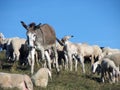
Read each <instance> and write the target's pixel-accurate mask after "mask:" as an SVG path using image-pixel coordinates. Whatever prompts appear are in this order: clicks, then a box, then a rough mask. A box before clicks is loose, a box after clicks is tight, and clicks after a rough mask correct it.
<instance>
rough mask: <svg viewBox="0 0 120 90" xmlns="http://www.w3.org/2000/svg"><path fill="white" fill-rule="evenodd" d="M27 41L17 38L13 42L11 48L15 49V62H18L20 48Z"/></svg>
mask: <svg viewBox="0 0 120 90" xmlns="http://www.w3.org/2000/svg"><path fill="white" fill-rule="evenodd" d="M25 42H26V39H23V38H15V39H12V40H11V46H12V48H13V61H18V60H19V57H20V48H21V47H22V45H24V44H25Z"/></svg>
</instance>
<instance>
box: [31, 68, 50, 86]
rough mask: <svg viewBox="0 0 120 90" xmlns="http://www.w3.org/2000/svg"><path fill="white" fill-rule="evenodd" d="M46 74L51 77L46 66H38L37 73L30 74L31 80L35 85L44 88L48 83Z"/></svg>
mask: <svg viewBox="0 0 120 90" xmlns="http://www.w3.org/2000/svg"><path fill="white" fill-rule="evenodd" d="M48 76H49V77H50V78H51V79H52V75H51V71H50V70H49V69H48V68H40V69H39V70H38V71H37V73H35V74H34V75H33V76H32V81H33V83H34V85H35V86H40V87H42V88H45V87H47V85H48Z"/></svg>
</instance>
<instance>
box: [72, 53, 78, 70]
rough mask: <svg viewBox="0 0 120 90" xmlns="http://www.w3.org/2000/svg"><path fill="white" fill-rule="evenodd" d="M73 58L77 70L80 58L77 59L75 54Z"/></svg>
mask: <svg viewBox="0 0 120 90" xmlns="http://www.w3.org/2000/svg"><path fill="white" fill-rule="evenodd" d="M73 59H74V61H75V71H77V64H78V60H77V58H76V57H75V56H74V55H73Z"/></svg>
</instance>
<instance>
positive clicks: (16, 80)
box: [0, 72, 33, 90]
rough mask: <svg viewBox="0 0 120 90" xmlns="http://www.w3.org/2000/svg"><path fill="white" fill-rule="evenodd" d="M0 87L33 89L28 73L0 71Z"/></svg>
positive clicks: (22, 89)
mask: <svg viewBox="0 0 120 90" xmlns="http://www.w3.org/2000/svg"><path fill="white" fill-rule="evenodd" d="M0 87H2V88H11V89H12V88H18V89H19V90H33V83H32V81H31V78H30V77H29V76H28V75H25V74H10V73H4V72H0Z"/></svg>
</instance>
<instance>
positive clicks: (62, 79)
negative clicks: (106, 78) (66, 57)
mask: <svg viewBox="0 0 120 90" xmlns="http://www.w3.org/2000/svg"><path fill="white" fill-rule="evenodd" d="M0 60H1V61H2V62H3V65H4V67H5V66H6V68H3V69H0V72H10V73H22V74H23V73H24V74H28V75H29V76H30V67H27V68H26V67H24V68H22V69H21V68H17V69H16V70H14V71H11V68H10V67H11V65H9V63H6V60H5V55H4V52H0ZM7 66H9V67H8V68H7ZM39 68H40V67H36V68H35V71H37V70H38V69H39ZM85 69H86V73H85V74H83V73H82V70H81V66H80V64H78V71H77V72H75V71H74V70H73V71H72V72H70V71H65V70H61V72H60V73H59V74H57V73H56V71H55V69H53V70H52V80H50V79H49V82H48V86H47V88H40V87H35V86H34V90H120V82H119V83H116V84H109V83H101V82H100V76H99V75H97V74H95V75H92V74H91V71H90V70H91V68H90V63H86V64H85ZM0 90H17V89H16V88H15V89H2V88H0Z"/></svg>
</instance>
